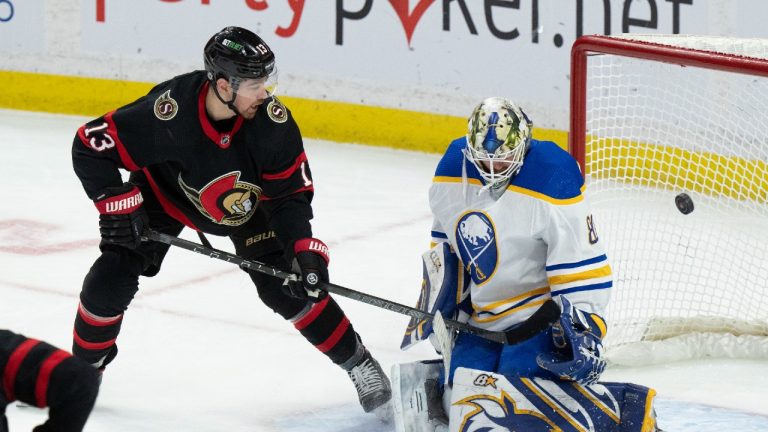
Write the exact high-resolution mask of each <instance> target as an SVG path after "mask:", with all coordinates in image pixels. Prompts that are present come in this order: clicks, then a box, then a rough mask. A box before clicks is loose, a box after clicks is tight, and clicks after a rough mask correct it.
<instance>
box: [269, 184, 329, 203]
mask: <svg viewBox="0 0 768 432" xmlns="http://www.w3.org/2000/svg"><path fill="white" fill-rule="evenodd" d="M313 190H315V187H314V186H312V185H310V186H306V187H303V188H301V189H297V190H295V191H293V192H291V195H293V194H297V193H299V192H306V191H313ZM278 198H279V197H278ZM272 199H275V197H269V196H266V195H262V196H260V197H259V201H269V200H272Z"/></svg>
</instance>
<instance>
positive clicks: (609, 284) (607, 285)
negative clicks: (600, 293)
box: [552, 281, 613, 296]
mask: <svg viewBox="0 0 768 432" xmlns="http://www.w3.org/2000/svg"><path fill="white" fill-rule="evenodd" d="M612 286H613V282H612V281H608V282H603V283H598V284H592V285H582V286H577V287H573V288H567V289H564V290H557V291H553V292H552V295H553V296H555V295H563V294H570V293H575V292H579V291H594V290H599V289H606V288H611V287H612Z"/></svg>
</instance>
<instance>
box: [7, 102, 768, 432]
mask: <svg viewBox="0 0 768 432" xmlns="http://www.w3.org/2000/svg"><path fill="white" fill-rule="evenodd" d="M86 120H87V119H85V118H81V117H74V116H56V115H49V114H38V113H25V112H18V111H0V146H1V147H0V185H2V192H0V328H8V329H11V330H14V331H16V332H20V333H23V334H25V335H27V336H30V337H35V338H39V339H44V340H46V341H48V342H50V343H53V344H55V345H57V346H59V347H62V348H64V349H69V347H70V345H71V337H72V323H73V319H74V316H75V308H76V306H77V302H78V293H79V290H80V286H81V284H82V279H83V276H84V275H85V274H86V272H87V271H88V268H89V267H90V265H91V264H92V262H93V261H94V259H95V258H96V257H97V254H98V248H97V247H96V245H97V243H98V230H97V228H96V226H97V225H96V224H97V213H96V211H95V209H94V207H93V204H92V203H91V202H90V201H89V200H88V199H87V198H86V197H85V195H84V193H83V191H82V189H81V186H80V184H79V181H78V180H77V178H76V176H75V174H74V173H73V171H72V166H71V160H70V146H71V142H72V138H73V136H74V133H75V131H76V129H77V127H78V126H79V125H80V124H82V123H83V122H84V121H86ZM298 120H299V122H300V121H301V119H298ZM460 133H461V131H457V134H460ZM446 144H447V143H446ZM306 148H307V154H308V156H309V160H310V163H311V164H312V168H313V175H314V178H315V182H316V195H315V203H314V208H315V219H314V223H313V226H314V232H315V235H316V236H317V237H319V238H321V239H324V240H325V241H326V242H327V243H328V245H329V247H330V249H331V278H332V281H333V282H335V283H337V284H340V285H343V286H346V287H349V288H352V289H355V290H360V291H364V292H367V293H370V294H373V295H376V296H380V297H384V298H387V299H391V300H394V301H397V302H400V303H404V304H408V305H412V304H413V303H414V302H415V301H416V298H417V296H418V288H419V284H420V279H421V264H420V258H419V257H420V254H421V252H422V251H423V250H424V249H425V248H427V247H428V243H429V229H430V216H429V208H428V205H427V189H428V188H429V185H430V182H431V177H432V172H433V170H434V166H435V164H436V162H437V160H438V156H437V155H432V154H423V153H415V152H407V151H397V150H390V149H381V148H372V147H365V146H357V145H351V144H336V143H329V142H323V141H316V140H307V142H306ZM182 237H185V238H187V239H190V240H196V237H195V236H194V234H193V233H192V232H190V231H188V230H187V231H185V233H184V234H183V235H182ZM212 240H213V243H214V245H215V246H218V247H220V248H222V249H226V250H231V247H230V245H229V244H228V242H227V240H226V239H220V238H214V239H212ZM337 300H338V301H339V303H340V304H341V305H342V307H343V309H344V310H345V311H346V313H347V315H348V316H349V318H350V320H351V321H352V323H353V324H354V326H355V328H356V329H357V331H358V332H359V333H360V334H361V335H362V337H363V339H364V341H365V343H366V345H367V346H368V347H369V348H370V349H371V351H372V352H373V353H374V355H375V356H376V357H377V358H378V359H379V360H380V361H381V363H382V364H383V366H384V367H385V369H386V370H389V367H391V365H392V364H394V363H398V362H409V361H415V360H419V359H426V358H434V357H435V355H434V352H433V351H432V349H431V347H430V346H428V344H422V345H423V346H417V347H415V348H413V349H412V350H411V351H407V352H402V351H400V350H399V349H398V347H399V345H400V340H401V337H402V331H403V328H404V327H405V325H406V323H407V321H408V317H405V316H401V315H398V314H395V313H393V312H389V311H384V310H381V309H377V308H375V307H372V306H369V305H366V304H363V303H358V302H355V301H352V300H348V299H345V298H338V297H337ZM118 344H119V347H120V355H119V356H118V358H117V359H116V361H115V362H114V363H112V364H111V365H110V366H109V368H108V369H107V372H106V374H105V376H104V382H103V385H102V388H101V393H100V395H99V399H98V401H97V406H96V408H95V410H94V412H93V413H92V415H91V418H90V420H89V423H88V426H87V427H86V430H87V431H100V432H102V431H103V432H124V431H131V432H133V431H188V432H203V431H251V432H256V431H284V432H288V431H290V432H309V431H320V432H326V431H374V432H376V431H391V430H393V428H392V427H391V426H388V425H384V424H381V423H379V422H378V421H377V420H376V419H375V418H373V416H371V415H366V414H364V413H363V412H362V410H361V409H360V408H359V406H358V404H357V400H356V394H355V391H354V388H353V386H352V384H351V382H350V381H349V379H348V378H347V376H346V374H345V373H344V372H343V371H342V370H341V369H339V368H338V367H336V366H334V365H332V364H331V363H330V362H329V361H328V360H327V359H326V358H325V357H324V356H323V355H322V354H321V353H319V352H317V351H316V350H315V349H314V348H313V347H311V346H310V345H309V344H308V343H307V342H306V341H305V340H304V339H303V338H302V337H301V336H300V335H299V334H298V332H297V331H296V330H294V329H293V327H292V326H291V325H290V324H289V323H287V322H285V321H283V320H282V319H281V318H280V317H279V316H278V315H275V314H273V313H272V312H271V311H269V310H268V309H267V308H266V307H265V306H264V305H263V304H261V302H260V300H259V299H258V297H257V295H256V291H255V289H254V288H253V286H252V284H251V282H250V280H249V278H248V277H247V276H246V275H245V274H244V273H243V272H242V271H240V270H239V269H238V268H236V267H234V266H232V265H230V264H227V263H224V262H221V261H217V260H212V259H209V258H206V257H204V256H201V255H197V254H194V253H191V252H188V251H184V250H181V249H172V250H171V252H170V253H169V254H168V257H167V259H166V261H165V263H164V264H163V271H162V272H161V273H160V275H158V276H156V277H154V278H143V279H142V281H141V287H140V290H139V293H138V295H137V296H136V298H135V299H134V301H133V303H132V304H131V306H130V308H129V310H128V312H127V313H126V316H125V320H124V323H123V330H122V332H121V334H120V337H119V339H118ZM604 377H605V379H606V380H610V381H633V382H637V383H640V384H644V385H648V386H651V387H654V388H655V389H656V390H657V391H658V395H659V396H658V398H659V399H658V405H657V410H658V413H659V423H660V424H661V426H662V427H663V428H664V429H665V430H667V431H697V432H700V431H729V430H739V431H750V430H753V431H758V430H763V431H764V430H768V362H766V361H754V360H753V361H736V360H711V359H710V360H699V361H688V362H684V363H675V364H668V365H662V366H654V367H641V368H612V369H609V370H608V371H607V372H606V374H605V376H604ZM7 414H8V417H9V421H10V426H11V431H24V430H27V431H28V430H30V429H31V428H32V427H33V426H34V425H36V424H39V423H42V421H43V419H44V416H45V411H43V410H38V409H36V408H28V407H27V408H24V407H19V406H17V405H15V404H13V405H11V406H9V407H8V410H7Z"/></svg>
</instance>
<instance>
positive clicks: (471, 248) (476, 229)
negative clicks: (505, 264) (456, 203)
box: [456, 211, 499, 285]
mask: <svg viewBox="0 0 768 432" xmlns="http://www.w3.org/2000/svg"><path fill="white" fill-rule="evenodd" d="M456 241H457V243H458V244H459V248H458V249H459V254H460V255H461V260H462V262H463V263H464V265H465V267H466V269H467V271H468V272H469V274H470V275H471V276H472V280H473V281H474V282H475V283H476V284H477V285H481V284H483V283H485V282H487V281H488V279H489V278H490V277H491V276H493V273H494V272H495V271H496V266H497V264H498V257H499V251H498V245H497V243H496V232H495V229H494V227H493V222H491V219H490V218H489V217H488V215H486V214H485V213H482V212H478V211H471V212H468V213H465V214H464V215H463V216H462V217H461V218H460V219H459V222H458V223H457V224H456Z"/></svg>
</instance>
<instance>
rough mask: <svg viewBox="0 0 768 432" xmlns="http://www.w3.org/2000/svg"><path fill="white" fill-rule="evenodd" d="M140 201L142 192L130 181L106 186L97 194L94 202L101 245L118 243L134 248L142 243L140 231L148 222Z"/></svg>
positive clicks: (118, 244) (142, 199) (142, 200)
mask: <svg viewBox="0 0 768 432" xmlns="http://www.w3.org/2000/svg"><path fill="white" fill-rule="evenodd" d="M142 202H144V198H143V197H142V196H141V191H140V190H139V188H138V187H136V186H135V185H133V184H131V183H124V184H123V185H122V186H119V187H112V188H107V189H106V190H105V191H104V192H102V193H101V194H99V196H98V197H97V198H96V200H95V201H94V203H95V204H96V208H97V209H99V213H100V215H99V231H101V244H100V245H99V246H100V247H103V246H104V245H117V246H122V247H126V248H129V249H136V247H138V246H139V244H141V233H142V231H144V227H145V226H146V225H147V224H148V222H149V218H148V217H147V212H146V210H144V207H142V205H141V203H142Z"/></svg>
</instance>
